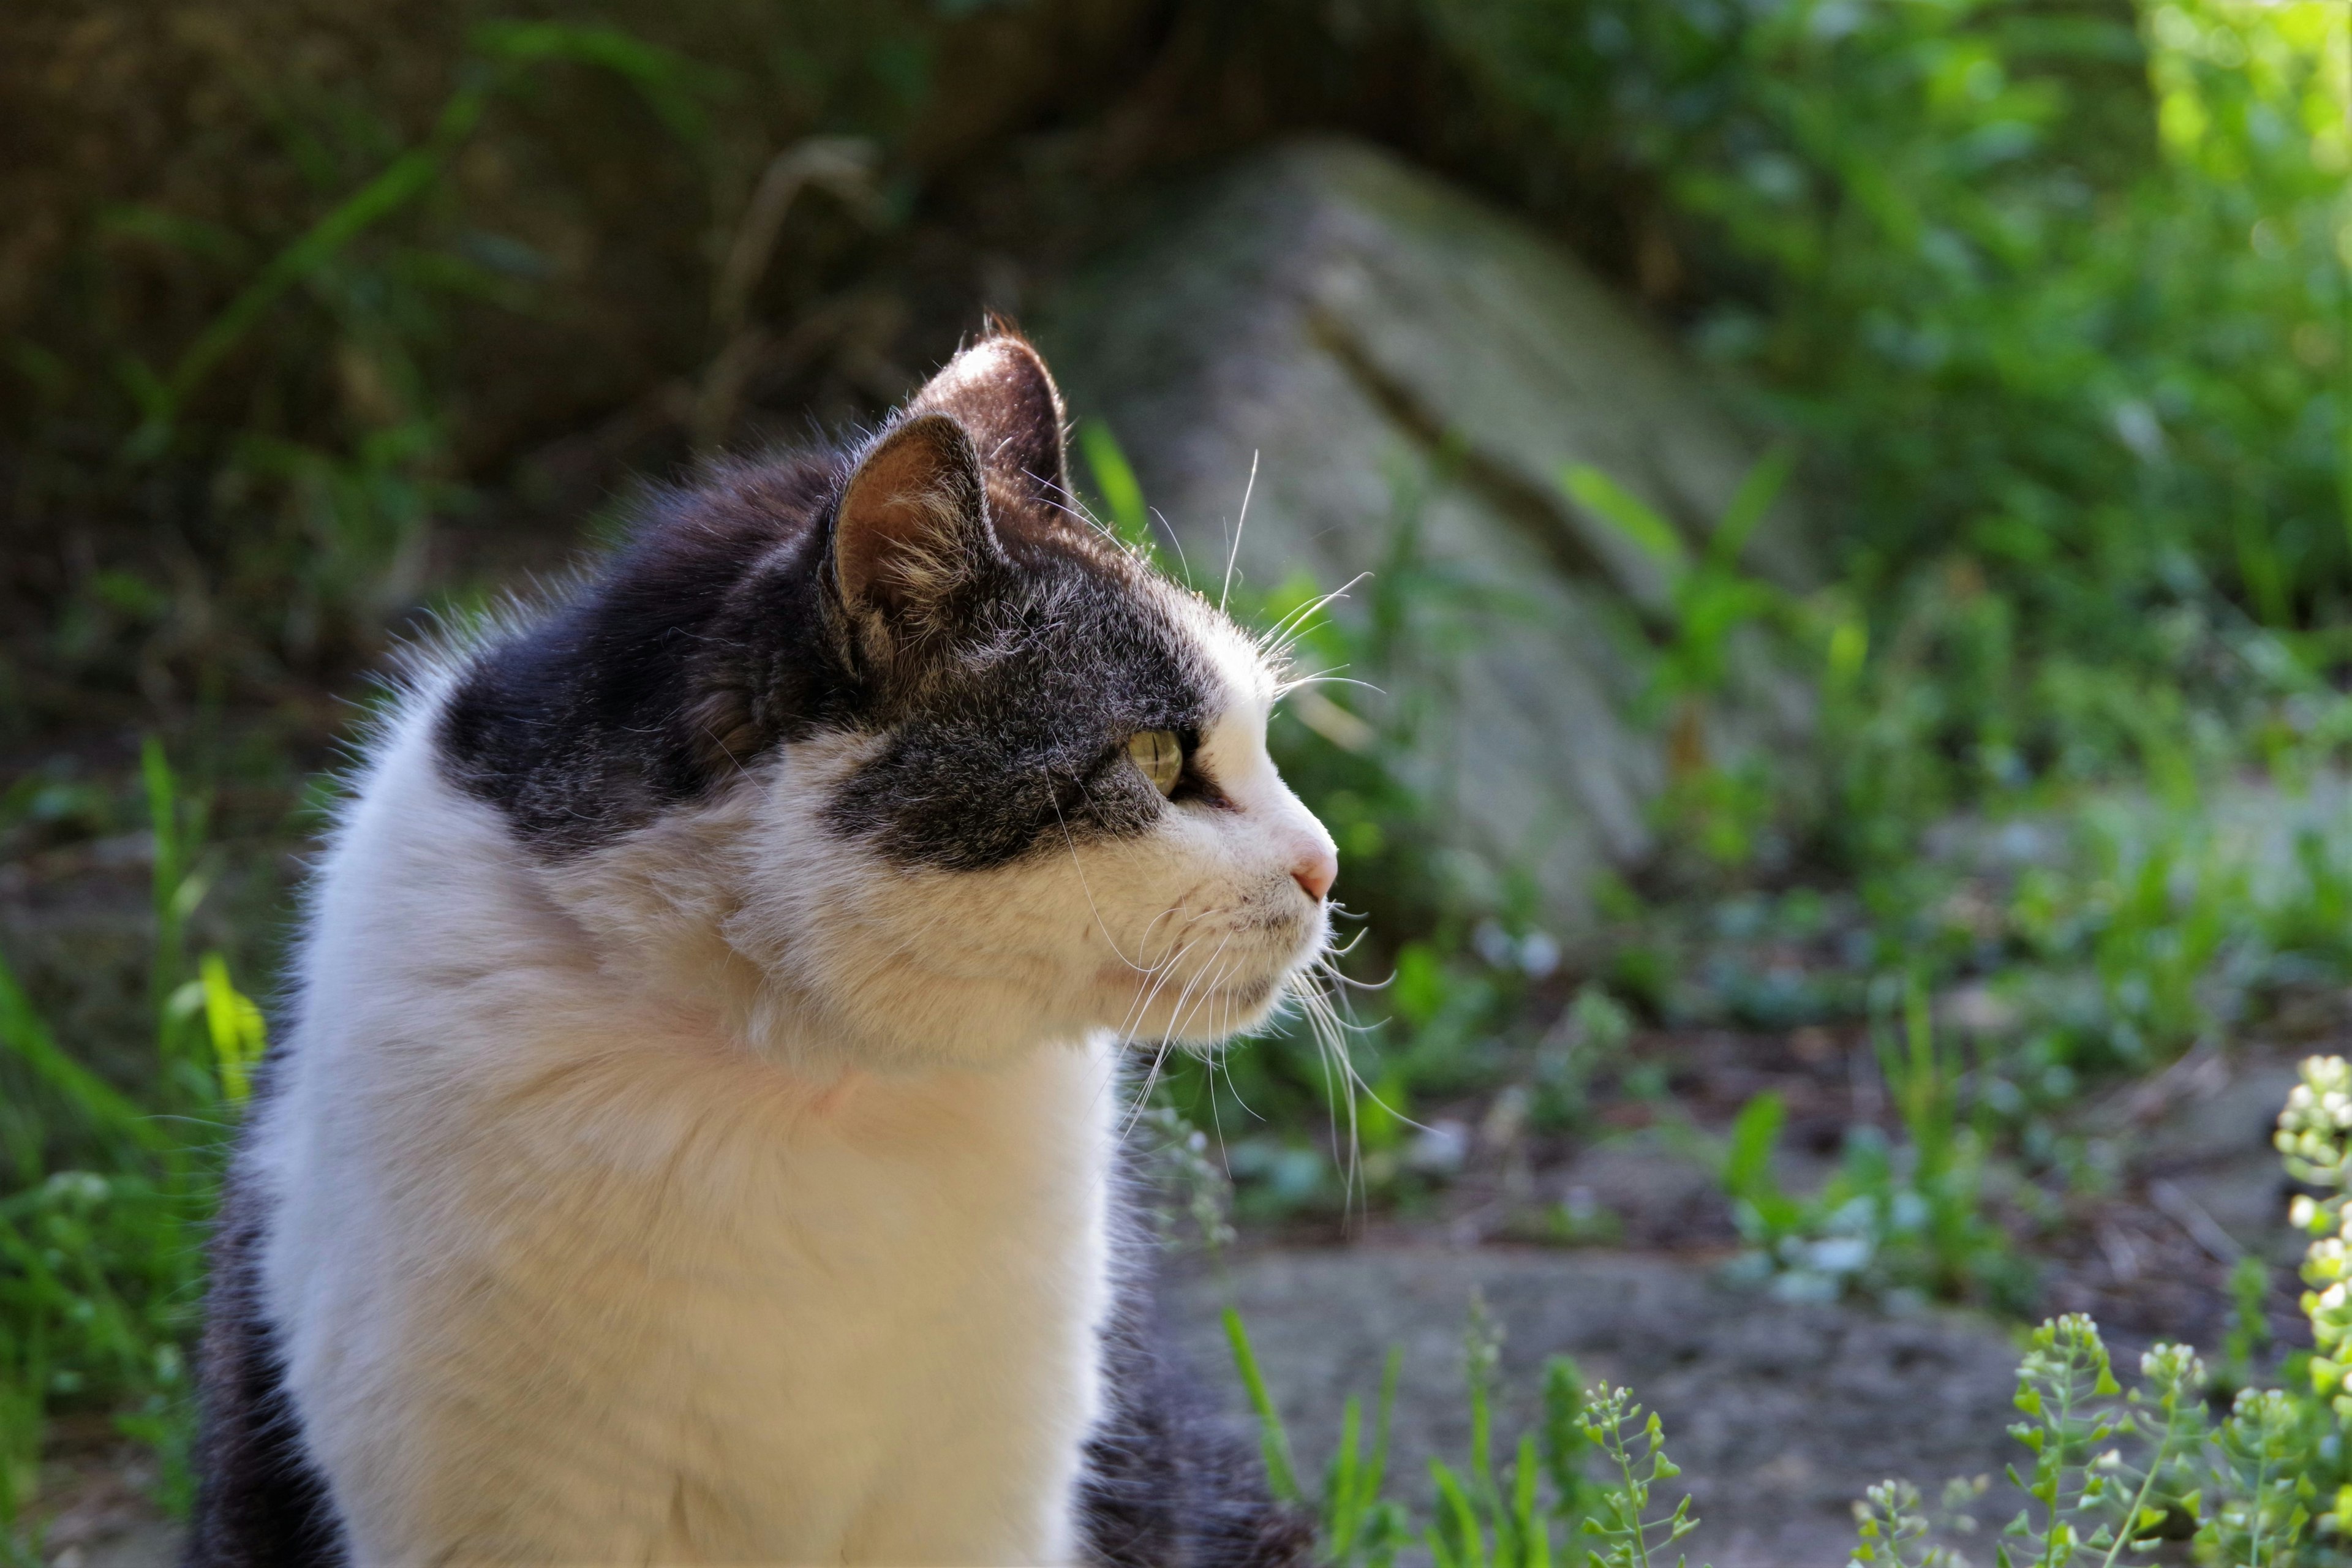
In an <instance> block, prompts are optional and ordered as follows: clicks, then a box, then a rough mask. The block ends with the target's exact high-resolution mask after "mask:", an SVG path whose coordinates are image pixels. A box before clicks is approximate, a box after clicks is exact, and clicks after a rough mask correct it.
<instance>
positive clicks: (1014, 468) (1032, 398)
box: [908, 332, 1070, 510]
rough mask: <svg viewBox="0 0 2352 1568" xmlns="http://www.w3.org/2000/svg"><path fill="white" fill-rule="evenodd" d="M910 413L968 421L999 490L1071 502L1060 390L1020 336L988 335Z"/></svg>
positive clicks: (1052, 505)
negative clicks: (988, 336)
mask: <svg viewBox="0 0 2352 1568" xmlns="http://www.w3.org/2000/svg"><path fill="white" fill-rule="evenodd" d="M908 413H909V414H910V415H911V414H943V415H945V416H948V417H949V418H950V419H953V420H954V421H955V422H956V423H957V424H959V425H961V426H963V428H964V430H965V432H966V433H967V434H968V435H970V436H971V443H972V446H973V447H974V448H975V449H976V450H977V451H978V452H979V454H980V461H981V466H982V468H983V469H984V470H985V471H986V473H987V476H988V480H989V484H990V487H991V489H995V490H996V491H997V492H998V493H999V494H1000V495H1003V494H1008V493H1009V496H1010V497H1011V498H1013V499H1017V500H1021V501H1024V502H1026V503H1029V504H1032V505H1039V506H1043V507H1045V508H1046V509H1047V510H1061V509H1063V508H1065V507H1066V506H1068V505H1069V504H1070V502H1069V494H1070V475H1069V460H1068V457H1067V455H1066V452H1065V450H1064V447H1063V441H1062V425H1063V418H1064V414H1063V409H1062V393H1061V389H1060V388H1059V387H1057V386H1055V384H1054V377H1053V374H1052V373H1051V372H1049V371H1047V370H1046V368H1045V358H1044V356H1042V355H1040V354H1039V353H1037V351H1036V350H1035V349H1034V348H1032V347H1030V345H1029V342H1028V340H1026V339H1024V338H1023V337H1021V336H1020V335H1018V334H1017V333H1013V332H1000V333H998V334H997V335H996V336H994V337H992V338H986V339H983V340H982V341H981V342H977V343H974V344H973V345H972V346H971V347H970V348H968V349H966V350H964V351H963V352H962V353H960V354H958V355H956V356H955V358H953V359H951V360H950V361H949V362H948V363H947V367H946V368H945V369H944V370H941V371H940V374H937V375H935V376H933V377H931V379H930V383H929V385H927V386H925V387H924V388H923V390H922V391H921V392H919V393H917V394H916V395H915V401H914V402H913V403H912V404H911V405H908Z"/></svg>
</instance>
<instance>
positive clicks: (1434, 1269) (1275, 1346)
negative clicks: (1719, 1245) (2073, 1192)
mask: <svg viewBox="0 0 2352 1568" xmlns="http://www.w3.org/2000/svg"><path fill="white" fill-rule="evenodd" d="M1474 1289H1475V1290H1477V1291H1479V1292H1481V1293H1482V1294H1483V1295H1484V1297H1485V1299H1486V1307H1487V1310H1488V1312H1489V1314H1490V1316H1491V1317H1492V1318H1493V1319H1494V1320H1495V1321H1497V1322H1499V1323H1501V1324H1502V1325H1503V1327H1504V1328H1505V1330H1506V1331H1507V1337H1506V1339H1505V1341H1504V1345H1503V1354H1502V1382H1503V1384H1504V1386H1505V1389H1506V1391H1507V1398H1506V1400H1505V1401H1504V1404H1503V1408H1502V1412H1501V1415H1500V1417H1499V1420H1498V1426H1499V1427H1500V1428H1501V1432H1500V1433H1498V1440H1497V1444H1496V1447H1497V1450H1498V1451H1501V1450H1502V1449H1503V1448H1504V1447H1505V1445H1504V1442H1503V1441H1502V1437H1503V1436H1504V1435H1506V1434H1507V1436H1508V1439H1509V1441H1510V1442H1513V1443H1516V1441H1517V1432H1518V1430H1519V1429H1520V1428H1521V1427H1522V1426H1524V1425H1525V1424H1526V1422H1527V1420H1528V1417H1529V1415H1530V1414H1531V1413H1532V1406H1533V1403H1534V1399H1535V1395H1536V1393H1537V1390H1538V1380H1539V1378H1540V1369H1541V1367H1542V1363H1543V1361H1544V1358H1545V1357H1547V1356H1549V1355H1551V1354H1554V1353H1557V1352H1568V1353H1570V1354H1572V1355H1573V1356H1575V1357H1576V1359H1577V1361H1578V1362H1579V1363H1580V1365H1581V1367H1582V1369H1583V1371H1584V1373H1585V1375H1586V1376H1587V1378H1588V1379H1591V1380H1595V1381H1598V1380H1600V1379H1601V1378H1606V1379H1608V1380H1609V1381H1611V1382H1612V1383H1618V1384H1624V1385H1626V1386H1628V1387H1630V1388H1631V1389H1632V1390H1633V1393H1634V1394H1635V1396H1636V1397H1637V1398H1639V1399H1641V1400H1642V1401H1643V1403H1644V1404H1647V1405H1651V1406H1652V1407H1654V1409H1656V1410H1657V1411H1658V1413H1659V1415H1661V1416H1662V1417H1663V1418H1664V1421H1665V1430H1666V1439H1667V1447H1668V1451H1669V1452H1670V1453H1671V1454H1672V1455H1673V1456H1674V1458H1675V1462H1676V1463H1678V1464H1679V1465H1681V1466H1682V1467H1683V1470H1684V1472H1685V1474H1684V1479H1685V1482H1686V1483H1687V1484H1688V1486H1689V1488H1690V1490H1691V1494H1692V1500H1693V1506H1694V1510H1695V1511H1696V1513H1697V1514H1698V1515H1699V1516H1700V1518H1701V1519H1702V1520H1703V1521H1704V1523H1703V1525H1702V1527H1701V1529H1700V1530H1699V1531H1698V1532H1697V1533H1696V1534H1695V1535H1693V1536H1691V1537H1690V1538H1688V1540H1687V1541H1685V1542H1684V1543H1683V1545H1684V1548H1685V1550H1687V1551H1688V1552H1689V1555H1690V1560H1691V1562H1692V1563H1695V1564H1696V1563H1712V1564H1713V1565H1714V1568H1843V1564H1844V1563H1845V1562H1846V1559H1847V1555H1848V1553H1849V1552H1850V1551H1851V1549H1852V1547H1853V1514H1852V1506H1851V1505H1852V1503H1853V1500H1854V1499H1856V1498H1858V1497H1860V1496H1861V1495H1862V1493H1863V1490H1864V1488H1866V1487H1868V1486H1870V1485H1871V1484H1873V1483H1874V1482H1876V1481H1879V1480H1883V1479H1886V1478H1888V1477H1889V1476H1901V1477H1904V1478H1906V1479H1911V1480H1914V1481H1916V1482H1918V1483H1919V1484H1920V1486H1921V1489H1923V1490H1924V1491H1926V1492H1927V1493H1928V1495H1929V1496H1930V1497H1932V1496H1934V1495H1935V1494H1936V1492H1937V1489H1940V1487H1941V1486H1942V1484H1943V1483H1944V1482H1945V1481H1946V1480H1948V1479H1951V1478H1953V1477H1956V1476H1970V1477H1973V1476H1978V1475H1990V1476H1992V1477H1995V1478H1999V1477H2000V1474H2001V1471H2002V1467H2003V1466H2004V1465H2006V1464H2007V1463H2009V1462H2010V1461H2011V1459H2012V1458H2015V1457H2016V1456H2017V1455H2018V1454H2020V1453H2021V1452H2022V1450H2021V1449H2019V1448H2018V1447H2016V1445H2014V1444H2013V1443H2011V1441H2010V1440H2009V1439H2008V1438H2007V1436H2005V1435H2004V1429H2005V1428H2006V1426H2008V1424H2009V1422H2010V1421H2011V1420H2012V1419H2014V1418H2015V1417H2014V1413H2013V1412H2012V1411H2011V1407H2010V1403H2009V1401H2010V1396H2011V1393H2012V1392H2013V1390H2014V1386H2015V1384H2014V1381H2013V1371H2014V1367H2015V1365H2016V1360H2017V1352H2016V1350H2015V1348H2014V1346H2013V1344H2012V1342H2011V1340H2010V1338H2009V1336H2008V1334H2007V1333H2006V1332H2005V1331H2002V1330H2000V1328H1998V1327H1995V1326H1993V1325H1990V1324H1988V1323H1985V1322H1983V1321H1979V1320H1976V1319H1972V1318H1969V1317H1966V1316H1962V1315H1959V1314H1956V1313H1944V1312H1934V1313H1922V1314H1919V1315H1917V1316H1913V1317H1904V1318H1887V1317H1883V1316H1879V1315H1877V1314H1874V1313H1871V1312H1866V1311H1863V1310H1857V1309H1853V1308H1847V1307H1827V1306H1806V1305H1798V1304H1792V1303H1783V1302H1777V1301H1773V1300H1769V1299H1766V1298H1764V1297H1761V1296H1759V1295H1757V1294H1755V1293H1753V1292H1747V1291H1740V1292H1735V1291H1731V1290H1727V1289H1723V1288H1721V1287H1719V1286H1717V1284H1716V1283H1714V1280H1713V1270H1712V1269H1711V1268H1709V1267H1708V1266H1706V1265H1704V1264H1699V1263H1693V1262H1687V1261H1683V1260H1679V1259H1675V1258H1661V1257H1657V1256H1654V1255H1652V1256H1644V1255H1638V1254H1612V1253H1600V1252H1557V1251H1532V1250H1528V1251H1522V1250H1505V1249H1498V1248H1494V1247H1487V1248H1484V1249H1481V1250H1477V1251H1448V1250H1444V1249H1441V1248H1437V1247H1398V1248H1377V1249H1375V1248H1368V1247H1359V1248H1352V1249H1339V1248H1334V1249H1330V1250H1318V1251H1267V1252H1259V1253H1255V1254H1244V1255H1242V1256H1240V1257H1238V1258H1234V1259H1233V1260H1232V1261H1231V1262H1230V1264H1229V1266H1228V1268H1227V1269H1226V1271H1225V1275H1224V1278H1223V1279H1222V1280H1219V1279H1213V1278H1208V1277H1198V1278H1193V1279H1187V1280H1184V1281H1182V1282H1181V1283H1180V1284H1178V1285H1177V1286H1176V1287H1175V1289H1174V1291H1173V1293H1172V1299H1171V1311H1172V1312H1173V1313H1174V1315H1175V1316H1176V1317H1177V1319H1178V1320H1179V1321H1180V1322H1181V1324H1182V1333H1183V1335H1184V1338H1185V1342H1186V1348H1187V1350H1188V1352H1190V1353H1191V1354H1192V1356H1193V1357H1194V1358H1195V1362H1196V1364H1197V1365H1198V1366H1199V1367H1200V1368H1202V1369H1204V1370H1205V1369H1214V1370H1215V1371H1216V1372H1217V1373H1220V1374H1221V1375H1222V1374H1223V1368H1225V1367H1226V1366H1228V1365H1230V1362H1231V1357H1230V1355H1229V1354H1228V1352H1227V1351H1226V1349H1225V1345H1224V1342H1223V1333H1222V1331H1221V1329H1220V1328H1219V1326H1218V1313H1219V1310H1220V1309H1221V1307H1222V1306H1223V1301H1224V1300H1225V1299H1226V1294H1225V1293H1226V1292H1227V1291H1228V1290H1229V1291H1230V1292H1231V1300H1234V1303H1235V1304H1237V1305H1238V1306H1239V1307H1240V1308H1241V1310H1242V1313H1243V1316H1244V1320H1245V1321H1247V1323H1248V1325H1249V1328H1250V1333H1251V1338H1252V1341H1253V1342H1254V1344H1255V1347H1256V1351H1257V1357H1258V1361H1259V1363H1260V1364H1261V1365H1262V1366H1263V1367H1264V1369H1265V1373H1266V1376H1267V1380H1268V1382H1269V1384H1270V1385H1271V1387H1272V1390H1273V1392H1274V1394H1275V1398H1276V1403H1277V1404H1278V1405H1280V1406H1281V1408H1282V1410H1283V1411H1284V1413H1285V1418H1286V1421H1287V1422H1288V1423H1289V1424H1290V1427H1291V1434H1292V1441H1293V1445H1294V1447H1295V1448H1296V1451H1297V1457H1298V1461H1299V1466H1300V1469H1301V1471H1302V1474H1305V1475H1307V1476H1309V1477H1310V1478H1311V1477H1313V1476H1318V1475H1319V1474H1320V1471H1321V1467H1322V1465H1323V1463H1324V1461H1325V1460H1326V1459H1327V1458H1328V1456H1329V1454H1330V1452H1331V1450H1332V1447H1333V1445H1334V1444H1335V1442H1336V1440H1337V1434H1338V1431H1339V1413H1340V1410H1341V1407H1342V1406H1343V1405H1344V1403H1345V1401H1346V1399H1347V1397H1348V1395H1349V1394H1362V1395H1364V1397H1365V1401H1366V1404H1367V1405H1368V1406H1369V1405H1370V1402H1371V1397H1372V1395H1373V1394H1374V1393H1375V1391H1376V1390H1377V1389H1378V1387H1379V1385H1380V1377H1381V1363H1382V1361H1383V1358H1384V1357H1385V1356H1386V1355H1387V1353H1388V1349H1389V1347H1390V1346H1391V1345H1401V1346H1402V1347H1403V1349H1404V1352H1405V1355H1404V1363H1403V1373H1402V1383H1401V1388H1400V1393H1399V1396H1398V1402H1397V1403H1398V1420H1397V1425H1396V1429H1395V1432H1394V1435H1393V1437H1392V1439H1391V1441H1392V1458H1391V1471H1390V1474H1391V1477H1392V1478H1395V1479H1396V1480H1397V1481H1398V1482H1399V1483H1400V1484H1401V1485H1403V1486H1405V1487H1408V1488H1410V1490H1408V1491H1407V1492H1405V1493H1404V1495H1408V1496H1413V1497H1415V1498H1416V1500H1418V1498H1419V1495H1420V1494H1423V1493H1425V1491H1426V1489H1427V1483H1426V1480H1425V1479H1424V1478H1425V1477H1426V1475H1427V1465H1428V1460H1429V1458H1431V1457H1432V1456H1433V1455H1435V1456H1439V1457H1443V1458H1447V1459H1448V1460H1449V1462H1453V1463H1455V1464H1457V1465H1458V1464H1459V1462H1460V1460H1461V1458H1462V1457H1463V1456H1464V1455H1465V1453H1466V1452H1467V1450H1468V1438H1469V1415H1468V1407H1467V1405H1466V1403H1465V1398H1464V1394H1463V1388H1462V1334H1463V1328H1464V1324H1465V1313H1466V1310H1467V1308H1468V1304H1469V1300H1470V1296H1471V1292H1472V1291H1473V1290H1474ZM1228 1381H1232V1380H1230V1379H1228ZM1236 1386H1237V1384H1236ZM1309 1484H1310V1485H1311V1484H1312V1482H1311V1479H1310V1483H1309ZM2017 1502H2018V1500H2017V1498H2016V1497H2015V1494H2014V1493H2007V1492H2005V1491H2004V1490H2003V1489H1999V1488H1997V1489H1996V1490H1995V1492H1994V1493H1993V1494H1991V1495H1990V1496H1988V1498H1987V1499H1986V1500H1985V1507H1984V1509H1983V1510H1982V1517H1983V1519H1984V1521H1985V1530H1986V1531H1990V1530H1992V1529H1995V1528H1997V1526H1998V1523H1999V1522H2000V1521H2005V1520H2007V1519H2008V1518H2009V1517H2011V1515H2012V1514H2013V1513H2014V1512H2015V1510H2016V1507H2017ZM1983 1538H1984V1537H1983V1534H1981V1533H1980V1534H1979V1540H1981V1539H1983ZM1988 1555H1989V1553H1988Z"/></svg>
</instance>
